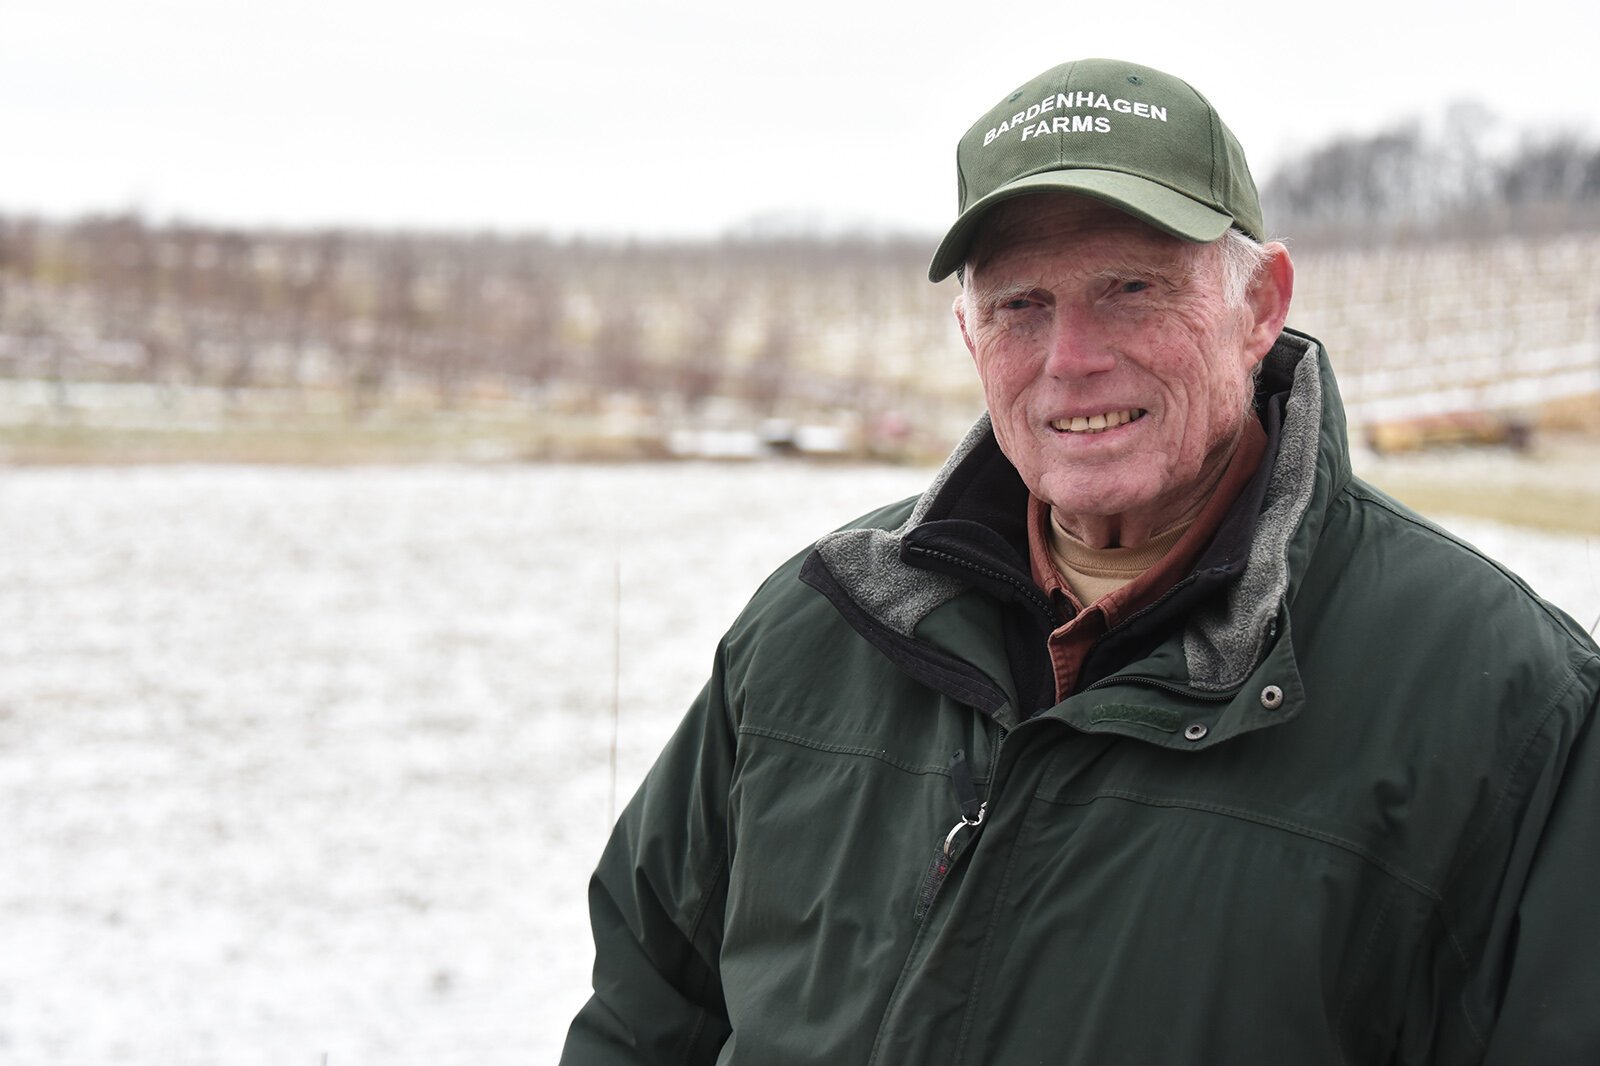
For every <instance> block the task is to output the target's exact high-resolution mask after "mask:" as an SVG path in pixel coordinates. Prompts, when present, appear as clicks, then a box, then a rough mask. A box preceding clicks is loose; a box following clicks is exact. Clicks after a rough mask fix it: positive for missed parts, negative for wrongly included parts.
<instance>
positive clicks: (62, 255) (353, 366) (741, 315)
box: [0, 214, 949, 415]
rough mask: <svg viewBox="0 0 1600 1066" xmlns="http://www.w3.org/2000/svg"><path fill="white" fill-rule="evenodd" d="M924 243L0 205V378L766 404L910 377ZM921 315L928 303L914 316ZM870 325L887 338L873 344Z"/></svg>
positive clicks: (830, 398)
mask: <svg viewBox="0 0 1600 1066" xmlns="http://www.w3.org/2000/svg"><path fill="white" fill-rule="evenodd" d="M925 255H926V248H925V246H924V242H922V241H918V240H910V239H899V238H868V237H839V238H833V239H827V240H822V239H807V238H803V237H792V238H773V237H759V238H748V239H734V238H729V239H725V240H721V241H715V242H705V243H636V242H607V241H593V240H581V239H575V240H568V241H557V240H553V239H550V238H547V237H541V236H492V235H476V236H467V235H449V234H417V233H386V234H385V233H369V232H358V231H344V230H330V231H324V232H281V231H270V230H256V231H250V230H240V229H232V228H219V227H209V226H195V225H188V224H184V223H166V224H155V223H152V222H149V221H147V220H146V219H144V218H142V217H140V216H139V215H137V214H127V215H115V216H103V217H90V218H81V219H77V220H73V221H67V222H56V221H48V220H44V219H38V218H31V217H3V216H0V375H5V376H13V377H15V376H47V377H52V378H60V379H63V380H112V381H124V382H130V381H137V382H148V383H155V384H162V385H172V386H212V387H218V388H222V389H225V390H229V391H238V390H246V389H251V388H257V387H274V388H285V389H290V390H297V389H307V388H311V387H325V386H334V387H337V388H338V389H340V390H342V392H343V394H344V395H345V396H346V397H347V398H348V402H349V407H350V409H351V410H352V411H355V412H360V411H363V410H366V409H368V408H370V407H372V406H373V405H375V404H378V403H380V402H382V400H383V399H384V397H385V394H386V393H389V392H391V391H392V390H394V389H396V388H416V387H419V386H425V387H426V388H428V389H429V390H431V392H432V394H433V396H434V397H435V398H436V400H437V403H438V404H439V405H440V406H443V407H451V406H453V405H455V404H457V403H459V402H461V401H463V400H464V399H465V398H467V397H469V395H471V394H474V393H479V394H481V393H485V392H488V393H500V394H518V395H521V396H524V397H536V396H542V397H545V398H546V399H549V400H550V401H551V402H560V403H562V404H565V405H568V406H572V407H577V408H582V407H584V406H593V405H596V404H599V403H600V402H601V401H602V399H603V398H608V397H615V396H617V395H619V394H621V395H637V396H641V397H649V398H650V400H651V402H653V403H660V402H663V401H664V400H666V399H670V400H671V401H672V402H674V403H677V404H680V405H682V406H683V407H685V408H687V409H690V410H693V409H695V408H697V407H700V406H702V405H704V404H705V403H706V402H707V401H708V400H710V399H711V398H712V397H715V396H723V397H729V398H732V399H734V400H737V401H738V402H740V403H742V404H744V405H746V406H747V407H748V408H749V409H750V410H751V411H753V412H756V413H758V414H762V415H770V414H773V413H776V412H777V411H779V410H780V409H782V408H783V407H784V406H785V404H786V403H788V402H790V401H799V402H802V403H804V404H805V405H808V406H818V405H820V406H826V405H831V404H846V405H855V404H858V403H859V402H860V399H861V397H862V396H863V395H868V396H873V397H875V398H876V399H879V400H885V399H889V398H891V397H890V396H888V395H886V394H892V393H896V392H903V391H905V390H906V389H915V388H916V387H917V386H918V382H917V381H916V379H915V375H914V374H912V373H911V369H912V367H911V365H910V364H909V363H908V361H907V360H906V359H905V358H903V357H897V356H894V355H893V354H889V353H892V352H894V351H897V350H899V351H903V350H904V344H903V342H904V341H905V340H906V339H907V338H905V337H904V336H902V334H903V333H904V332H905V327H906V324H908V323H928V325H927V326H926V327H923V328H922V329H921V330H920V335H919V336H916V337H914V338H911V339H912V340H913V342H914V347H920V348H927V347H930V346H937V345H938V344H939V343H940V342H942V341H943V339H944V337H943V333H942V327H943V325H944V323H943V318H944V314H945V309H946V307H947V306H948V299H949V297H948V296H944V297H939V296H930V294H929V293H928V292H926V291H925V290H926V289H927V288H928V287H927V286H926V285H923V286H921V287H914V286H908V285H907V284H905V281H906V279H907V278H908V277H914V276H915V275H916V274H917V272H918V271H919V270H920V269H922V267H923V264H924V259H925ZM924 311H929V312H930V313H928V314H924V313H923V312H924ZM890 344H892V345H894V346H896V347H893V348H891V347H890Z"/></svg>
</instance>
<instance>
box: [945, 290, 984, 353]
mask: <svg viewBox="0 0 1600 1066" xmlns="http://www.w3.org/2000/svg"><path fill="white" fill-rule="evenodd" d="M950 310H951V311H953V312H955V316H956V325H957V326H960V327H961V340H962V341H963V342H964V343H965V344H966V346H967V351H968V352H970V353H972V358H973V359H974V360H976V359H977V358H978V349H976V348H974V347H973V346H972V334H971V333H968V332H967V293H966V290H965V289H963V290H962V291H961V292H958V293H956V299H955V302H954V303H953V304H951V305H950Z"/></svg>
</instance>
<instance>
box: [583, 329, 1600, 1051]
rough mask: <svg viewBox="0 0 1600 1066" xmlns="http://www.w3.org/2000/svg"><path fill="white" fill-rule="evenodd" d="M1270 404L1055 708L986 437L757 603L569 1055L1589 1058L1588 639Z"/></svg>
mask: <svg viewBox="0 0 1600 1066" xmlns="http://www.w3.org/2000/svg"><path fill="white" fill-rule="evenodd" d="M1259 399H1260V410H1261V413H1262V418H1263V422H1264V424H1265V425H1266V427H1267V429H1268V432H1269V438H1270V440H1271V445H1270V448H1269V452H1268V455H1267V458H1266V459H1264V460H1263V464H1262V472H1261V476H1260V477H1259V478H1258V479H1257V480H1256V481H1255V482H1253V483H1252V485H1251V486H1250V487H1249V488H1248V489H1247V490H1246V491H1245V494H1244V496H1243V497H1242V498H1241V502H1240V504H1239V505H1237V506H1236V507H1235V508H1234V512H1233V513H1232V514H1231V515H1230V516H1229V518H1228V519H1227V521H1226V522H1225V524H1224V527H1223V529H1222V530H1221V531H1219V533H1218V534H1217V537H1216V539H1215V541H1214V542H1213V544H1212V545H1211V547H1210V549H1209V550H1208V551H1207V553H1206V555H1205V557H1204V558H1203V559H1202V560H1201V562H1200V563H1199V564H1198V565H1197V567H1196V569H1195V571H1194V573H1192V574H1191V575H1190V576H1189V578H1187V579H1185V581H1184V582H1182V583H1180V585H1179V586H1178V587H1176V588H1175V589H1174V590H1173V591H1172V592H1171V593H1169V594H1168V596H1167V597H1165V598H1164V599H1163V600H1162V601H1161V602H1160V603H1158V604H1157V605H1156V606H1155V607H1154V608H1152V609H1150V610H1149V611H1146V612H1144V613H1143V614H1141V615H1139V616H1137V617H1136V618H1135V619H1133V620H1131V621H1130V622H1129V623H1128V624H1126V625H1124V626H1123V627H1122V628H1120V629H1117V630H1114V631H1113V632H1111V633H1109V634H1107V636H1106V637H1105V638H1104V639H1103V641H1102V642H1101V644H1100V645H1099V646H1098V648H1097V650H1096V651H1095V653H1094V654H1092V655H1091V657H1090V659H1089V661H1088V663H1086V665H1085V676H1084V678H1083V682H1082V685H1081V686H1080V688H1079V690H1078V691H1077V692H1075V693H1074V694H1073V695H1071V696H1070V697H1069V698H1067V699H1066V700H1064V701H1062V702H1060V703H1055V702H1054V694H1053V692H1051V690H1050V688H1049V682H1048V679H1049V674H1048V670H1049V667H1048V663H1047V661H1046V660H1045V659H1044V658H1043V643H1044V637H1045V634H1046V633H1048V630H1049V628H1050V626H1052V625H1053V624H1055V622H1056V621H1057V619H1056V618H1055V617H1054V609H1053V607H1052V606H1051V604H1050V603H1049V602H1048V601H1046V600H1045V599H1044V597H1043V595H1042V594H1041V593H1040V591H1039V590H1038V589H1037V588H1036V587H1035V586H1034V584H1033V583H1032V581H1031V579H1030V578H1029V577H1028V570H1027V563H1026V558H1027V556H1026V554H1025V531H1024V529H1023V526H1022V520H1023V506H1022V504H1023V500H1024V493H1025V490H1024V489H1023V487H1022V485H1021V483H1020V481H1019V480H1018V478H1017V475H1016V473H1015V471H1014V470H1013V469H1012V468H1011V467H1010V465H1009V464H1008V463H1006V461H1005V459H1004V457H1003V456H1001V454H1000V452H999V451H998V449H997V448H996V446H995V443H994V438H993V434H992V432H990V431H989V429H988V427H987V425H986V424H980V425H979V427H977V429H975V430H974V432H973V434H972V435H971V436H969V438H968V439H967V441H966V442H964V443H963V445H962V446H961V448H960V449H959V450H958V451H957V453H956V455H955V456H954V457H953V459H952V461H951V463H950V464H949V465H948V466H947V467H946V468H945V471H944V472H943V473H941V475H940V477H939V479H938V480H937V481H936V482H935V483H934V485H933V487H932V488H931V489H930V490H929V491H928V493H926V494H925V495H924V496H923V497H921V498H920V499H919V500H917V501H915V502H911V503H907V504H903V505H899V506H896V507H891V508H888V509H886V510H884V511H881V512H879V513H877V514H875V515H872V516H869V517H868V518H866V519H864V520H863V521H862V522H861V523H860V524H859V525H858V526H856V527H854V528H851V529H847V530H844V531H841V532H839V533H836V534H833V535H831V536H829V537H826V538H824V539H823V540H822V541H820V542H819V543H818V545H817V546H816V548H815V550H813V551H811V552H809V553H808V554H807V555H805V556H803V557H801V558H798V559H796V560H795V561H794V562H792V563H791V564H789V565H787V566H785V567H784V568H782V569H781V570H779V571H778V572H777V573H776V574H774V575H773V576H772V578H770V579H769V580H768V581H767V582H766V584H765V585H764V586H763V587H762V588H761V590H760V591H759V593H758V594H757V595H756V597H755V598H754V600H753V601H752V602H751V604H750V606H749V607H748V609H747V610H746V611H745V612H744V614H743V615H742V616H741V617H740V618H739V620H738V621H737V622H736V623H735V625H734V626H733V628H732V629H731V630H730V631H729V633H728V635H727V637H726V638H725V639H724V641H723V642H722V645H721V647H720V648H719V650H718V653H717V659H716V666H715V671H714V673H713V675H712V677H711V680H710V682H709V683H708V685H707V686H706V688H705V690H704V692H703V693H702V695H701V696H700V698H699V700H698V702H697V703H696V704H695V705H694V707H693V708H692V709H691V711H690V712H689V715H688V717H687V718H686V719H685V720H684V722H683V724H682V726H681V727H680V728H679V730H678V731H677V733H676V734H675V736H674V737H673V739H672V740H671V742H670V743H669V744H668V746H667V748H666V750H665V751H664V752H663V754H662V755H661V758H660V761H659V762H658V763H657V764H656V766H655V768H654V769H653V770H652V771H651V773H650V775H649V777H648V779H647V780H646V781H645V783H644V785H643V786H642V788H641V789H640V791H639V792H638V794H637V795H636V796H635V797H634V799H633V801H632V803H631V804H630V805H629V807H628V808H627V810H626V812H625V813H624V814H623V816H622V819H621V821H620V823H619V825H618V826H617V828H616V832H615V834H614V836H613V837H612V840H611V842H610V844H609V846H608V847H607V849H606V852H605V855H604V857H603V858H602V860H601V863H600V867H599V870H598V872H597V873H596V874H595V877H594V880H593V882H592V885H591V889H590V900H591V907H592V914H593V923H594V937H595V945H596V951H597V959H596V963H595V972H594V987H595V993H594V996H593V998H592V999H591V1000H590V1001H589V1003H588V1004H587V1005H586V1006H585V1007H584V1009H583V1010H582V1012H581V1013H580V1014H579V1016H578V1018H577V1020H576V1021H575V1022H574V1024H573V1027H572V1031H571V1033H570V1035H569V1038H568V1042H567V1047H566V1052H565V1055H564V1057H563V1059H562V1061H563V1062H564V1063H567V1064H569V1066H578V1064H590V1063H594V1064H599V1063H713V1062H716V1063H739V1064H745V1066H782V1064H787V1063H829V1064H849V1063H882V1064H890V1063H893V1064H905V1066H913V1064H915V1066H921V1064H934V1063H970V1064H975V1066H976V1064H985V1066H1010V1064H1023V1063H1077V1064H1085V1066H1088V1064H1094V1066H1104V1064H1123V1063H1135V1064H1146V1063H1148V1064H1157V1063H1159V1064H1162V1066H1174V1064H1185V1063H1193V1064H1207V1066H1217V1064H1229V1066H1240V1064H1252V1063H1262V1064H1272V1066H1316V1064H1323V1063H1327V1064H1335V1063H1374V1064H1376V1063H1441V1064H1452V1066H1453V1064H1464V1063H1477V1062H1491V1063H1500V1064H1506V1066H1511V1064H1516V1066H1539V1064H1552V1066H1554V1064H1558V1063H1559V1064H1562V1066H1569V1064H1573V1063H1591V1062H1600V905H1597V904H1596V903H1595V902H1594V900H1593V899H1591V896H1590V893H1591V892H1594V891H1595V890H1596V889H1597V888H1600V751H1597V750H1596V742H1595V739H1594V737H1593V733H1594V730H1593V729H1592V728H1591V725H1590V722H1591V718H1592V717H1593V716H1592V713H1591V712H1592V710H1593V708H1594V706H1595V703H1596V694H1597V691H1600V660H1597V651H1596V648H1595V646H1594V644H1593V643H1592V642H1591V641H1590V640H1589V639H1588V637H1587V636H1586V635H1585V634H1584V633H1583V632H1582V630H1581V628H1580V627H1578V626H1577V625H1576V624H1574V623H1573V622H1572V621H1571V620H1570V619H1569V618H1567V617H1566V616H1564V615H1563V614H1561V613H1560V612H1559V611H1557V610H1555V609H1553V608H1552V607H1550V606H1549V605H1548V604H1546V603H1544V602H1543V601H1541V600H1539V599H1538V598H1537V597H1535V596H1534V595H1532V594H1531V593H1530V592H1529V591H1528V589H1527V588H1526V587H1525V586H1524V585H1523V584H1522V583H1521V582H1520V581H1518V580H1517V579H1516V578H1515V577H1513V576H1512V575H1510V574H1508V573H1506V572H1505V571H1504V570H1503V569H1501V568H1500V567H1499V566H1498V565H1496V564H1495V563H1494V562H1492V561H1490V560H1488V559H1485V558H1484V557H1483V556H1481V555H1480V554H1478V553H1477V552H1476V551H1474V550H1473V549H1472V548H1470V547H1468V546H1467V545H1464V544H1462V543H1461V542H1459V541H1457V540H1454V539H1452V538H1451V537H1450V536H1448V535H1447V534H1444V533H1442V532H1440V531H1439V530H1437V529H1436V528H1434V527H1433V526H1431V525H1429V524H1428V523H1426V522H1425V521H1423V520H1421V519H1419V518H1418V517H1417V516H1415V515H1413V514H1411V513H1410V512H1408V511H1406V510H1405V509H1404V508H1402V507H1401V506H1399V505H1398V504H1396V503H1395V502H1393V501H1392V500H1389V499H1387V498H1385V497H1384V496H1382V495H1380V494H1379V493H1377V492H1376V491H1374V490H1373V489H1371V488H1369V487H1368V486H1366V485H1365V484H1363V483H1362V482H1360V481H1359V480H1356V479H1353V478H1352V477H1351V474H1350V469H1349V460H1348V456H1347V453H1346V447H1345V440H1344V419H1343V413H1342V409H1341V408H1340V405H1339V401H1338V397H1337V393H1336V389H1335V386H1334V383H1333V378H1332V376H1331V374H1330V373H1329V370H1328V367H1327V364H1326V360H1325V357H1324V356H1323V355H1322V353H1321V350H1320V346H1319V345H1317V344H1316V343H1315V342H1314V341H1311V340H1310V339H1309V338H1305V337H1302V336H1299V335H1297V334H1294V333H1292V332H1285V334H1284V336H1283V337H1282V338H1281V339H1280V340H1279V343H1278V345H1277V346H1276V347H1275V348H1274V350H1273V352H1272V353H1271V355H1269V357H1268V360H1267V362H1266V364H1265V366H1264V369H1263V374H1262V379H1261V384H1260V389H1259ZM1041 694H1043V695H1041ZM957 753H960V754H959V755H958V754H957ZM964 823H978V824H972V825H969V824H964ZM958 826H959V827H960V828H956V827H958ZM952 830H954V831H953V832H952ZM947 843H948V852H947V851H946V847H947Z"/></svg>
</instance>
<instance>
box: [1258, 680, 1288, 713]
mask: <svg viewBox="0 0 1600 1066" xmlns="http://www.w3.org/2000/svg"><path fill="white" fill-rule="evenodd" d="M1261 706H1263V707H1265V708H1266V709H1267V710H1269V711H1275V710H1277V709H1278V708H1279V707H1282V706H1283V689H1281V688H1279V687H1278V686H1277V685H1268V686H1267V687H1266V688H1264V689H1262V690H1261Z"/></svg>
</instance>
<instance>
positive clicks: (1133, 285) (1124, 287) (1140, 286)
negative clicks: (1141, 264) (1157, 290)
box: [1117, 281, 1150, 292]
mask: <svg viewBox="0 0 1600 1066" xmlns="http://www.w3.org/2000/svg"><path fill="white" fill-rule="evenodd" d="M1149 287H1150V283H1149V282H1148V281H1124V282H1123V283H1122V284H1121V285H1119V286H1118V287H1117V291H1118V292H1143V291H1144V290H1146V289H1148V288H1149Z"/></svg>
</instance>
